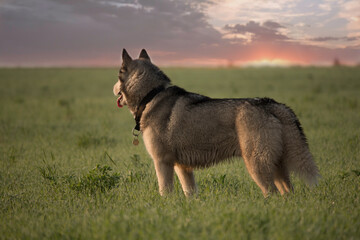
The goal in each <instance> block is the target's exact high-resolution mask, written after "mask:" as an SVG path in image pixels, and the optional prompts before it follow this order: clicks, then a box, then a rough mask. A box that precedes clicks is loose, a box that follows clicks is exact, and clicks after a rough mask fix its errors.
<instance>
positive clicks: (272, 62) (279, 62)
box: [240, 58, 296, 67]
mask: <svg viewBox="0 0 360 240" xmlns="http://www.w3.org/2000/svg"><path fill="white" fill-rule="evenodd" d="M240 65H241V66H243V67H289V66H292V65H296V63H294V62H291V61H288V60H284V59H277V58H276V59H260V60H255V61H248V62H242V63H241V64H240Z"/></svg>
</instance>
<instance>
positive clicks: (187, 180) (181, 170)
mask: <svg viewBox="0 0 360 240" xmlns="http://www.w3.org/2000/svg"><path fill="white" fill-rule="evenodd" d="M174 168H175V172H176V175H177V176H178V178H179V181H180V183H181V187H182V189H183V191H184V194H185V196H187V197H189V196H192V195H193V194H195V193H196V184H195V178H194V173H193V169H192V168H189V167H185V166H182V165H175V167H174Z"/></svg>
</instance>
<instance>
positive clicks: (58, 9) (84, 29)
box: [0, 0, 221, 64]
mask: <svg viewBox="0 0 360 240" xmlns="http://www.w3.org/2000/svg"><path fill="white" fill-rule="evenodd" d="M195 3H196V4H195ZM203 4H208V3H207V2H206V1H191V3H190V1H189V2H186V1H167V0H147V1H145V0H143V1H140V0H139V1H137V0H134V1H116V0H113V1H91V0H84V1H81V2H80V1H58V0H29V1H16V0H15V1H6V2H5V4H4V5H0V18H1V19H4V20H5V21H1V22H2V24H1V28H0V34H1V36H2V39H1V41H0V63H4V62H9V61H11V60H12V61H18V62H19V64H21V63H23V62H24V61H25V62H29V63H30V64H31V63H35V62H43V63H44V64H46V63H48V62H49V59H53V62H58V61H60V59H71V60H72V61H73V62H79V64H81V61H83V62H85V61H89V62H90V64H91V61H98V60H99V59H109V60H108V62H107V63H106V64H109V63H111V62H112V63H115V61H118V58H119V55H120V51H121V49H122V48H124V47H125V48H128V49H130V51H131V50H132V49H139V48H148V49H150V50H157V51H159V50H161V51H162V52H167V51H169V52H176V53H179V54H178V55H179V57H181V55H183V54H186V53H199V54H200V53H203V52H206V49H205V48H206V46H209V45H216V44H219V42H220V41H221V34H220V33H219V32H218V31H217V30H215V29H214V28H213V27H212V26H211V25H210V24H209V23H208V22H207V19H206V15H205V14H204V13H203V12H202V9H201V7H202V6H203ZM4 6H5V7H4ZM74 53H76V54H74ZM16 59H17V60H16Z"/></svg>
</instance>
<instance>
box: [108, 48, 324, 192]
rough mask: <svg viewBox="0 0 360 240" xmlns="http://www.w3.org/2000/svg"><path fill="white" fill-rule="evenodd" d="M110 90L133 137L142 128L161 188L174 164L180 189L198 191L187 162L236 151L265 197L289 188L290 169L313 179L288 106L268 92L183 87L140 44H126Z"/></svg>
mask: <svg viewBox="0 0 360 240" xmlns="http://www.w3.org/2000/svg"><path fill="white" fill-rule="evenodd" d="M122 60H123V61H122V65H121V68H120V70H119V75H118V81H117V82H116V83H115V85H114V87H113V92H114V94H115V95H116V96H119V97H118V99H117V104H118V106H119V107H122V106H123V105H127V107H128V108H129V110H130V112H131V113H132V115H133V116H134V118H135V128H134V129H133V134H134V136H135V139H134V142H133V143H134V144H135V145H137V144H138V140H137V136H138V135H139V134H140V133H142V136H143V141H144V144H145V147H146V149H147V151H148V153H149V154H150V156H151V158H152V159H153V162H154V166H155V170H156V175H157V179H158V185H159V192H160V195H165V194H167V193H169V192H171V191H172V190H173V178H174V171H175V173H176V174H177V176H178V178H179V181H180V183H181V186H182V189H183V192H184V194H185V195H186V196H191V195H193V194H194V193H196V192H197V187H196V184H195V178H194V173H193V171H194V169H197V168H204V167H209V166H212V165H214V164H217V163H219V162H222V161H224V160H226V159H233V158H236V157H242V158H243V159H244V162H245V165H246V168H247V170H248V172H249V174H250V176H251V177H252V179H253V180H254V181H255V183H256V184H257V185H258V186H259V187H260V189H261V191H262V193H263V195H264V197H267V196H268V195H269V194H270V193H272V192H280V194H281V195H283V194H286V193H289V192H292V191H293V187H292V184H291V182H290V173H291V172H294V173H295V174H297V175H298V176H300V177H301V178H302V179H303V180H304V181H305V182H306V183H307V184H308V185H310V186H312V185H316V184H317V178H318V176H319V171H318V168H317V166H316V164H315V162H314V160H313V157H312V155H311V153H310V151H309V147H308V143H307V139H306V137H305V134H304V132H303V129H302V127H301V125H300V122H299V120H298V119H297V117H296V115H295V113H294V112H293V111H292V110H291V109H290V108H289V107H287V106H286V105H284V104H281V103H278V102H276V101H275V100H273V99H270V98H237V99H214V98H210V97H206V96H203V95H200V94H196V93H191V92H188V91H186V90H184V89H182V88H180V87H177V86H175V85H173V84H171V81H170V79H169V78H168V77H167V76H166V75H165V74H164V73H163V72H162V71H161V70H160V69H159V68H158V67H157V66H155V65H154V64H153V63H152V62H151V60H150V57H149V55H148V54H147V52H146V50H145V49H143V50H142V51H141V53H140V55H139V58H138V59H134V60H133V59H132V58H131V57H130V55H129V54H128V53H127V51H126V50H125V49H123V52H122Z"/></svg>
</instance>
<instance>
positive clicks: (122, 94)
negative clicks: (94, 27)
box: [113, 49, 170, 112]
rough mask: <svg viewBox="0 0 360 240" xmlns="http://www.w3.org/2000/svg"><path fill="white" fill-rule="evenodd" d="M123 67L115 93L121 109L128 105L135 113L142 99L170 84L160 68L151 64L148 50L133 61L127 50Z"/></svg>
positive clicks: (124, 53)
mask: <svg viewBox="0 0 360 240" xmlns="http://www.w3.org/2000/svg"><path fill="white" fill-rule="evenodd" d="M122 60H123V61H122V65H121V68H120V70H119V76H118V81H117V82H116V83H115V85H114V88H113V92H114V94H115V95H116V96H119V97H118V100H117V103H118V106H119V107H122V106H123V105H128V107H129V109H130V110H131V111H132V112H134V111H135V109H136V107H137V105H138V104H139V103H140V101H141V100H142V98H144V97H145V96H146V94H147V93H149V92H150V91H151V90H152V89H153V88H155V87H158V86H160V85H162V84H169V83H170V80H169V78H167V77H166V75H165V74H164V73H162V72H161V71H160V69H159V68H158V67H156V66H155V65H154V64H152V63H151V60H150V57H149V55H148V54H147V52H146V50H145V49H143V50H141V53H140V55H139V58H138V59H135V60H133V59H132V58H131V57H130V55H129V54H128V53H127V51H126V50H125V49H123V52H122Z"/></svg>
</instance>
